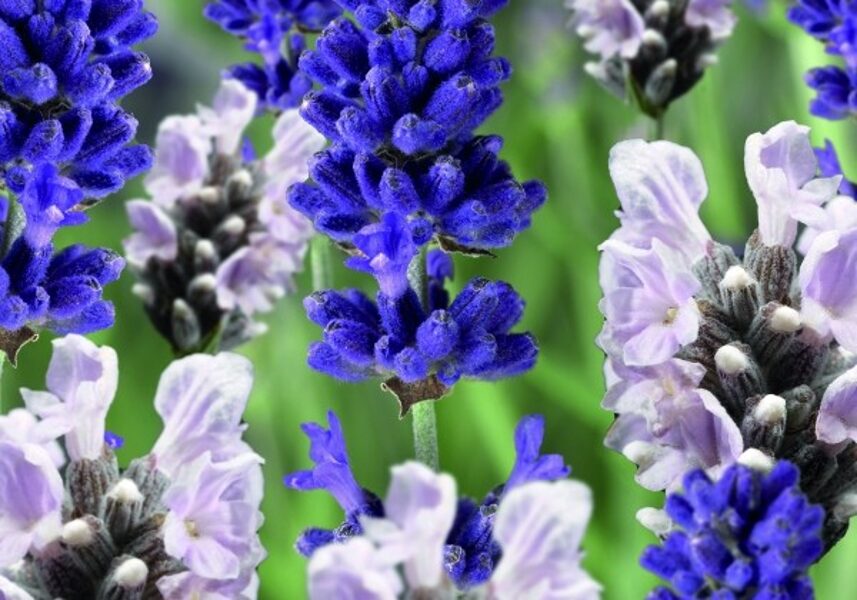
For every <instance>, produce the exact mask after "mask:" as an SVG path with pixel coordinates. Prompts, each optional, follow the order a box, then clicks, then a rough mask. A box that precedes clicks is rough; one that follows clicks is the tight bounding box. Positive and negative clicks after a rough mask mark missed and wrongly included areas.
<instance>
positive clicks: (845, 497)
mask: <svg viewBox="0 0 857 600" xmlns="http://www.w3.org/2000/svg"><path fill="white" fill-rule="evenodd" d="M745 167H746V171H747V181H748V183H749V186H750V189H751V190H752V192H753V196H754V197H755V199H756V203H757V205H758V211H759V229H758V230H757V231H756V232H755V233H753V235H752V236H751V237H750V239H749V240H748V242H747V245H746V248H745V250H744V254H743V257H742V258H739V257H738V256H736V254H735V252H734V251H733V250H732V248H731V247H729V246H725V245H722V244H719V243H717V242H716V241H714V240H713V239H711V236H710V235H708V234H707V232H705V230H704V227H701V222H700V220H699V216H698V214H697V210H698V208H699V205H700V203H701V202H702V200H703V199H704V196H705V190H707V186H706V184H705V180H704V174H703V173H702V170H701V168H700V165H699V160H698V159H697V158H696V157H695V156H693V154H692V153H691V152H690V151H689V150H687V149H684V148H680V147H678V146H676V145H674V144H670V143H667V142H655V143H651V144H647V143H645V142H639V141H632V142H622V143H621V144H619V146H617V148H616V149H614V151H613V154H612V160H611V173H612V174H613V177H614V179H615V180H616V188H617V192H618V193H619V196H620V200H621V202H622V211H621V213H620V221H621V226H620V228H619V229H618V230H617V231H616V232H615V233H614V235H613V236H612V239H611V240H610V241H608V242H606V243H605V244H604V245H603V246H602V250H603V254H602V263H601V285H602V288H603V291H604V299H603V300H602V303H601V309H602V312H603V314H604V316H605V318H606V320H605V324H604V329H603V330H602V333H601V335H600V336H599V340H598V343H599V345H600V346H601V348H602V349H603V350H604V351H605V353H606V354H607V364H606V369H605V371H606V373H607V379H608V384H609V389H608V392H607V395H606V396H605V398H604V402H603V406H604V407H605V408H606V409H608V410H610V411H612V412H614V413H615V414H616V415H617V417H616V421H615V423H614V425H613V427H612V429H611V431H610V433H609V434H608V436H607V440H606V442H607V445H608V446H610V447H611V448H614V449H616V450H619V451H621V452H622V453H623V454H624V455H625V456H627V457H628V458H629V459H630V460H632V461H633V462H635V463H636V464H637V465H638V466H639V470H638V473H637V479H638V481H639V482H640V483H641V484H642V485H644V486H645V487H647V488H649V489H653V490H658V489H667V490H676V489H678V487H679V486H680V485H681V481H682V477H683V476H684V475H685V473H686V472H688V471H691V470H694V469H702V470H704V471H705V472H706V473H707V474H708V475H709V476H711V477H713V478H717V477H718V476H721V475H722V474H723V473H724V471H726V470H728V468H729V467H730V466H731V465H733V464H735V463H736V462H737V461H738V460H739V458H740V457H741V456H742V455H743V454H745V453H746V452H749V453H750V455H751V456H756V457H757V458H758V457H767V460H773V459H777V460H781V459H782V460H788V461H791V462H792V463H793V464H794V465H795V467H796V468H797V469H798V470H799V472H800V489H801V490H802V491H803V493H805V494H806V496H807V498H808V500H809V502H812V503H814V504H818V505H820V506H821V507H822V508H823V509H824V511H825V518H824V525H823V528H822V540H823V544H824V548H825V550H828V549H830V548H831V547H832V546H833V545H834V544H835V543H836V542H837V541H838V540H839V538H840V537H841V536H842V535H843V534H844V532H845V530H846V528H847V527H848V520H849V518H850V517H851V515H852V514H855V510H854V506H855V505H854V502H853V493H852V492H851V490H852V489H853V486H854V484H855V483H857V481H855V479H854V476H853V474H852V470H851V464H852V463H853V461H854V459H855V457H857V443H855V442H857V387H855V382H857V376H855V374H854V368H855V367H854V354H853V353H854V351H857V335H855V332H857V308H855V306H857V305H855V300H854V299H855V298H857V289H855V287H854V281H853V278H852V277H846V276H843V273H850V272H851V271H852V270H853V268H854V265H855V264H857V230H855V228H854V223H855V221H850V222H849V221H847V220H846V221H843V220H839V221H837V219H836V218H835V217H834V215H835V214H836V210H838V209H836V208H835V206H836V205H837V204H838V201H839V200H840V198H839V197H837V192H838V190H839V188H840V185H841V177H839V176H834V177H824V176H820V175H819V173H818V163H817V159H816V155H815V153H814V152H813V149H812V146H811V145H810V141H809V130H808V128H805V127H800V126H798V125H796V124H795V123H792V122H787V123H781V124H779V125H777V126H775V127H773V128H772V129H771V130H770V131H768V132H766V133H764V134H754V135H752V136H750V138H749V139H748V140H747V145H746V154H745ZM635 180H636V182H637V184H636V185H635V183H634V181H635ZM666 182H668V183H669V184H666ZM849 201H850V200H849ZM850 202H852V203H853V201H850ZM800 223H802V224H804V225H805V226H806V233H804V234H803V236H802V237H801V239H800V242H799V246H801V247H805V251H806V254H805V257H804V258H803V259H802V260H800V258H799V256H798V254H797V253H796V252H795V250H794V246H795V244H796V241H797V231H798V225H799V224H800ZM682 229H684V232H683V234H676V233H674V232H681V231H682ZM688 240H690V241H691V242H692V243H691V244H688ZM724 485H726V484H724ZM790 485H792V484H790Z"/></svg>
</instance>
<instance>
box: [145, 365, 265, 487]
mask: <svg viewBox="0 0 857 600" xmlns="http://www.w3.org/2000/svg"><path fill="white" fill-rule="evenodd" d="M252 387H253V366H252V365H251V363H250V361H248V360H247V359H246V358H243V357H241V356H238V355H236V354H229V353H222V354H218V355H217V356H205V355H202V354H198V355H194V356H189V357H187V358H184V359H182V360H180V361H176V362H174V363H172V364H171V365H170V366H169V367H167V369H166V371H164V373H163V375H162V376H161V381H160V383H159V384H158V390H157V392H156V394H155V410H156V411H157V412H158V414H159V415H160V416H161V419H163V421H164V429H163V431H162V432H161V435H160V436H159V437H158V439H157V441H156V442H155V445H154V446H153V447H152V455H153V456H154V457H155V458H156V460H157V466H158V469H159V470H161V471H163V472H164V474H166V475H167V476H168V477H173V476H175V475H177V474H178V472H179V470H180V468H181V466H182V465H186V464H190V463H191V462H193V460H194V459H196V458H197V457H199V456H201V455H202V454H204V453H206V452H211V453H212V456H213V457H214V459H215V460H218V461H219V460H228V458H230V457H231V456H232V455H233V454H234V453H235V451H236V448H238V446H239V444H241V443H242V442H241V436H242V435H243V433H244V430H245V429H246V426H245V425H243V424H242V423H241V416H242V415H243V414H244V410H245V408H246V407H247V400H248V399H249V397H250V390H251V388H252Z"/></svg>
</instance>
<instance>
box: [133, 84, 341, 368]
mask: <svg viewBox="0 0 857 600" xmlns="http://www.w3.org/2000/svg"><path fill="white" fill-rule="evenodd" d="M257 103H258V99H257V97H256V94H255V93H253V92H252V91H250V90H248V89H247V88H245V87H244V86H243V84H241V83H240V82H239V81H238V80H236V79H229V80H225V81H223V82H222V84H221V88H220V90H219V91H218V92H217V94H216V96H215V98H214V101H213V103H212V104H213V106H212V107H205V106H200V107H198V109H197V114H196V115H191V116H187V117H169V118H168V119H167V120H166V121H164V123H163V124H162V126H161V132H160V134H159V136H158V146H157V148H156V157H157V161H158V162H157V165H156V168H155V169H154V170H153V172H152V174H151V175H150V177H149V179H148V180H147V189H148V191H149V193H150V195H151V196H152V201H134V202H130V203H129V204H128V216H129V219H130V220H131V224H132V225H133V226H134V229H135V233H134V234H133V235H132V236H131V237H130V238H128V239H127V240H126V242H125V250H126V253H127V255H128V258H129V261H130V263H131V265H132V267H133V268H134V270H135V272H136V274H137V275H138V277H139V278H140V280H141V282H140V283H139V284H138V285H137V286H135V292H136V293H137V294H138V295H139V296H140V297H141V298H142V299H143V300H144V302H145V304H146V308H147V312H148V314H149V317H150V318H151V319H152V321H153V323H154V324H155V326H156V327H157V329H158V331H159V332H161V333H162V334H163V335H164V336H165V337H167V338H168V339H169V341H170V342H171V343H172V345H173V347H174V348H175V349H176V350H177V351H178V352H180V353H191V352H194V351H200V350H204V349H206V344H210V343H219V348H221V349H229V348H233V347H235V346H237V345H239V344H241V343H243V342H245V341H247V340H248V339H250V338H251V337H253V336H255V335H258V334H259V333H261V332H262V331H264V330H265V327H264V326H262V325H260V324H258V323H255V322H254V321H253V320H252V318H253V316H254V315H255V314H257V313H260V312H268V311H270V310H271V309H272V308H273V306H274V303H275V302H276V300H277V299H279V298H281V297H282V296H284V295H285V294H286V293H288V292H289V291H291V290H292V287H293V278H294V275H295V274H296V273H298V272H300V271H301V270H302V268H303V262H304V257H305V255H306V250H307V243H308V241H309V239H310V238H311V236H312V235H313V233H314V230H313V228H312V224H311V223H310V222H309V221H308V220H307V219H306V218H305V217H303V216H302V215H300V214H299V213H298V212H297V211H295V210H294V209H293V208H291V207H290V206H289V205H288V203H287V202H286V189H287V188H288V187H289V186H290V185H292V184H294V183H297V182H300V181H303V180H304V179H306V177H307V170H308V167H307V161H308V160H309V158H310V157H311V156H312V155H313V154H314V153H315V152H317V151H318V150H321V148H322V147H323V146H324V144H325V140H324V138H323V137H322V136H321V135H320V134H318V133H317V132H316V131H315V130H314V129H313V128H312V127H310V126H309V125H308V124H306V123H305V122H304V121H303V120H302V119H301V118H300V117H299V115H298V113H297V111H296V110H290V111H286V112H285V113H283V114H282V115H281V116H280V117H279V118H278V120H277V122H276V124H275V126H274V130H273V134H274V147H273V149H272V150H271V151H270V152H269V153H268V154H267V156H265V157H263V158H260V159H256V158H255V157H253V156H252V155H253V152H252V151H246V148H244V147H243V146H242V141H244V131H245V129H246V127H247V126H248V125H249V123H250V122H251V120H252V119H253V118H254V116H255V114H256V108H257ZM186 240H194V243H189V242H188V243H182V242H183V241H186ZM177 265H181V267H178V266H177ZM177 273H178V274H179V275H177ZM176 277H180V278H181V281H179V282H177V281H176ZM165 282H169V283H165Z"/></svg>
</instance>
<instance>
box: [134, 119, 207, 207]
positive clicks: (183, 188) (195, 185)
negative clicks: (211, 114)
mask: <svg viewBox="0 0 857 600" xmlns="http://www.w3.org/2000/svg"><path fill="white" fill-rule="evenodd" d="M155 146H156V150H155V164H154V166H153V167H152V170H151V171H150V172H149V174H148V175H146V179H145V182H146V190H147V191H148V192H149V194H150V195H151V196H152V198H153V200H154V202H155V203H156V204H158V205H159V206H163V207H165V208H169V207H170V206H172V205H173V203H174V202H175V201H176V200H178V199H179V198H181V197H183V196H188V195H190V194H194V193H196V192H198V191H199V190H201V189H202V186H203V183H204V181H205V177H206V176H207V175H208V156H209V154H211V151H212V142H211V137H210V136H209V135H207V134H206V132H205V128H204V127H203V123H202V120H201V119H200V118H199V117H198V116H196V115H186V116H172V117H167V118H166V119H164V121H163V122H162V123H161V125H160V127H158V136H157V138H156V140H155Z"/></svg>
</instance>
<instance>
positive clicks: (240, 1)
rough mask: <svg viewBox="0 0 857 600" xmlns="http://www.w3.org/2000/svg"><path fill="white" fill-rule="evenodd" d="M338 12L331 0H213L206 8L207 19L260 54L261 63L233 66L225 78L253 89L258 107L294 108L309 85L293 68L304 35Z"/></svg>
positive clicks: (296, 65)
mask: <svg viewBox="0 0 857 600" xmlns="http://www.w3.org/2000/svg"><path fill="white" fill-rule="evenodd" d="M340 14H342V10H341V9H340V7H339V6H338V5H337V4H336V3H335V2H334V1H333V0H212V1H211V2H209V3H208V4H207V5H206V7H205V16H206V17H208V18H209V19H211V20H212V21H214V22H215V23H217V24H218V25H220V26H221V27H222V28H223V30H224V31H226V32H227V33H230V34H232V35H234V36H237V37H239V38H241V39H242V40H244V45H245V48H246V49H247V50H249V51H250V52H254V53H257V54H259V55H260V57H261V59H262V64H261V65H258V64H256V63H252V62H248V63H243V64H239V65H235V66H233V67H230V68H229V69H227V70H226V72H225V76H226V77H229V78H233V79H237V80H238V81H240V82H241V83H243V84H244V85H245V86H247V88H249V89H251V90H253V91H254V92H255V93H256V94H257V96H258V97H259V106H260V107H266V108H268V109H270V110H283V109H289V108H294V107H296V106H297V105H298V104H300V102H301V99H302V98H303V96H304V94H306V93H307V92H309V91H310V89H312V81H311V80H310V78H309V77H307V75H306V74H304V73H302V72H301V71H300V70H299V69H298V58H299V57H300V55H301V53H302V52H303V51H304V50H305V49H306V37H305V33H306V32H318V31H321V29H323V28H324V27H325V26H326V25H327V24H328V23H330V22H331V21H332V20H333V19H335V18H336V17H338V16H339V15H340Z"/></svg>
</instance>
